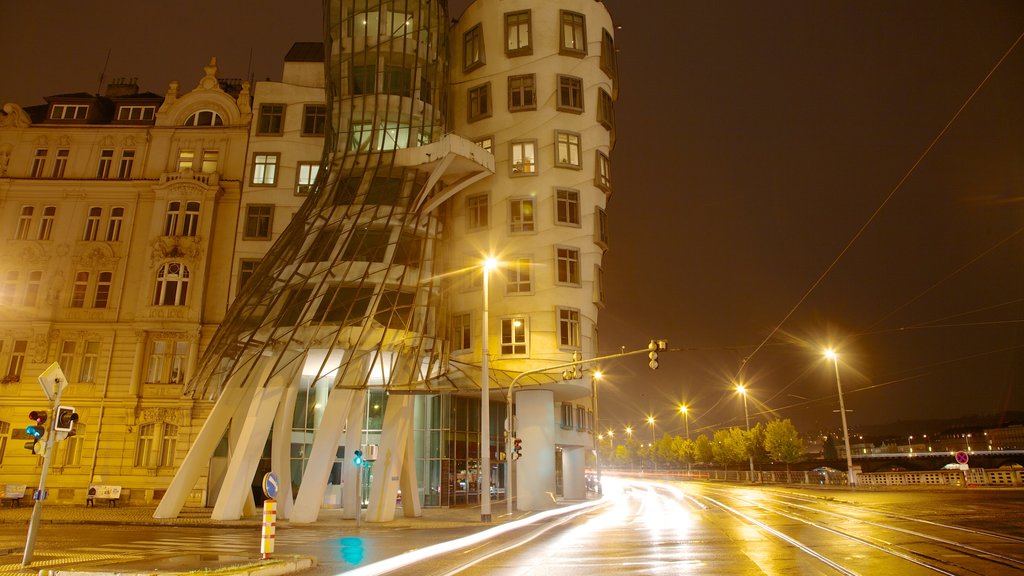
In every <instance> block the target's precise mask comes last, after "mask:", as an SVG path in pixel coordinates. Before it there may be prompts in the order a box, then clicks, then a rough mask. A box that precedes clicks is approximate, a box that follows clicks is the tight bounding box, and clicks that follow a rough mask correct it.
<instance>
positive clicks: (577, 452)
mask: <svg viewBox="0 0 1024 576" xmlns="http://www.w3.org/2000/svg"><path fill="white" fill-rule="evenodd" d="M586 453H587V452H586V450H584V449H583V447H582V446H563V447H562V496H563V497H565V499H566V500H586V499H587V479H586V476H585V468H586V458H585V456H586Z"/></svg>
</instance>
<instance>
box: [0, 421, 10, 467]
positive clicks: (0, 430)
mask: <svg viewBox="0 0 1024 576" xmlns="http://www.w3.org/2000/svg"><path fill="white" fill-rule="evenodd" d="M10 433H11V423H10V422H4V421H3V420H0V463H3V461H4V453H5V452H6V451H7V436H8V435H9V434H10Z"/></svg>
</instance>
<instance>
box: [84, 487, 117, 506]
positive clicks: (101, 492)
mask: <svg viewBox="0 0 1024 576" xmlns="http://www.w3.org/2000/svg"><path fill="white" fill-rule="evenodd" d="M119 498H121V487H120V486H110V485H107V484H93V485H92V486H89V492H88V493H87V494H86V496H85V505H86V507H89V506H95V505H96V501H97V500H106V501H107V505H108V506H114V505H116V504H117V501H118V499H119Z"/></svg>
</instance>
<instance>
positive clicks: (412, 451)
mask: <svg viewBox="0 0 1024 576" xmlns="http://www.w3.org/2000/svg"><path fill="white" fill-rule="evenodd" d="M412 404H413V410H412V411H411V412H410V414H409V421H410V422H412V421H413V417H414V414H415V405H416V401H415V400H413V402H412ZM403 458H404V462H403V463H402V474H401V480H399V487H401V489H402V515H403V516H405V517H406V518H419V517H420V516H423V498H422V496H420V488H419V483H418V482H417V481H416V443H415V442H413V436H412V433H410V434H409V439H408V440H407V441H406V443H405V455H404V456H403Z"/></svg>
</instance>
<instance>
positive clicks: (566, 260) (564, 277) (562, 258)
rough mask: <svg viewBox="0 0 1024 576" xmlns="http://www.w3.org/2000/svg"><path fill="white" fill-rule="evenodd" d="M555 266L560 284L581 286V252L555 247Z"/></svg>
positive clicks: (574, 249)
mask: <svg viewBox="0 0 1024 576" xmlns="http://www.w3.org/2000/svg"><path fill="white" fill-rule="evenodd" d="M555 266H556V269H557V271H558V277H557V281H558V283H559V284H570V285H572V286H579V285H580V251H579V250H578V249H576V248H567V247H564V246H556V247H555Z"/></svg>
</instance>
